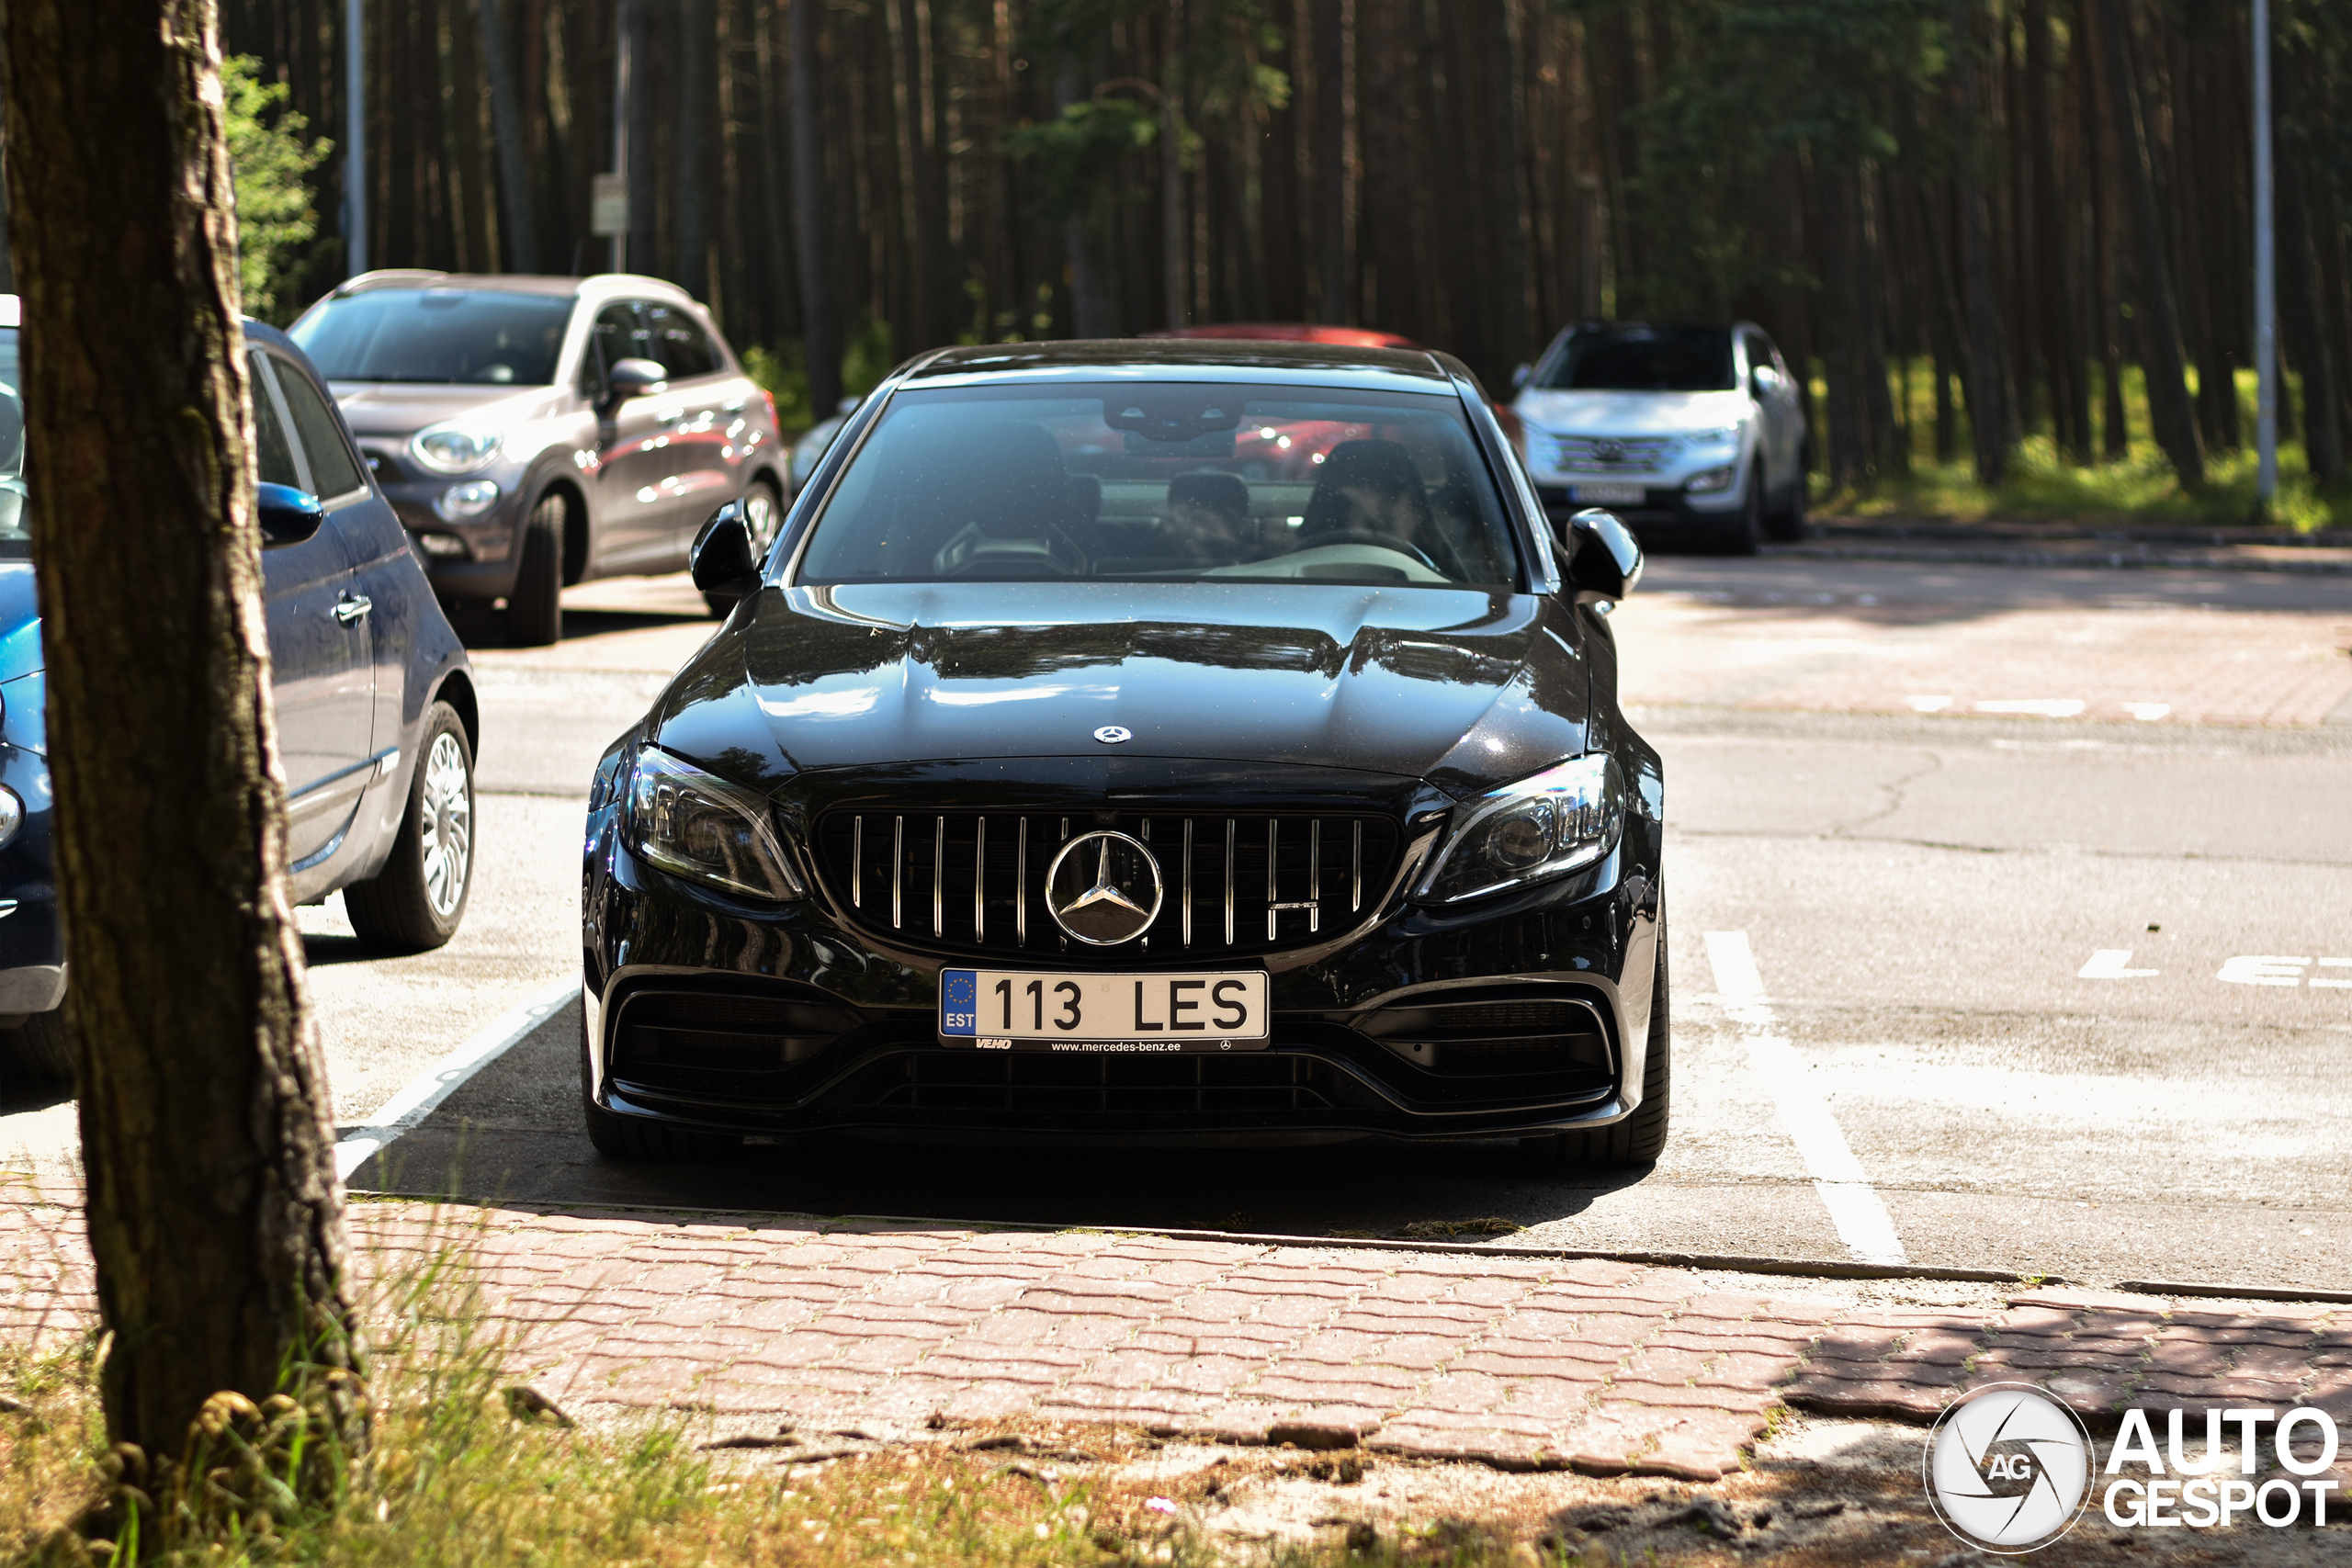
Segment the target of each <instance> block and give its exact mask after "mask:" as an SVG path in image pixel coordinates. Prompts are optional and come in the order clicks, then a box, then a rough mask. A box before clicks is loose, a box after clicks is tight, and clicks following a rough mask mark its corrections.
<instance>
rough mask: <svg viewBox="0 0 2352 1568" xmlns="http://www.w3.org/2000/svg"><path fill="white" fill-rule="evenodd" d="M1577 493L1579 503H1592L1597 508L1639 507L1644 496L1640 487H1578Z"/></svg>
mask: <svg viewBox="0 0 2352 1568" xmlns="http://www.w3.org/2000/svg"><path fill="white" fill-rule="evenodd" d="M1575 491H1576V498H1577V500H1578V501H1584V502H1591V503H1592V504H1593V505H1595V506H1610V505H1616V506H1629V505H1639V504H1640V503H1641V500H1642V495H1643V491H1642V487H1641V486H1639V485H1577V486H1576V487H1575Z"/></svg>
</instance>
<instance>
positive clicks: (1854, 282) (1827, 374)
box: [1813, 151, 1871, 489]
mask: <svg viewBox="0 0 2352 1568" xmlns="http://www.w3.org/2000/svg"><path fill="white" fill-rule="evenodd" d="M1813 174H1814V188H1815V197H1816V199H1815V211H1816V212H1817V213H1818V215H1819V222H1818V228H1817V231H1816V235H1815V238H1816V241H1817V243H1818V245H1819V250H1820V257H1821V295H1822V310H1821V359H1822V369H1823V373H1824V374H1823V379H1824V381H1825V382H1826V385H1827V391H1828V403H1829V438H1828V440H1827V442H1826V443H1825V449H1826V451H1827V453H1828V455H1829V461H1828V474H1829V482H1830V484H1831V485H1832V486H1834V487H1836V488H1838V489H1844V488H1847V487H1849V486H1851V485H1858V484H1860V483H1861V482H1862V481H1863V480H1865V479H1868V478H1869V477H1870V468H1871V430H1870V412H1869V404H1868V401H1867V400H1866V399H1865V397H1864V395H1863V388H1862V380H1863V369H1862V354H1861V349H1860V334H1861V330H1862V312H1861V311H1860V309H1858V307H1857V306H1856V303H1855V301H1856V299H1857V297H1858V295H1859V294H1860V289H1861V268H1862V264H1861V254H1860V253H1861V204H1860V201H1859V200H1858V199H1857V192H1856V188H1855V187H1856V184H1857V182H1858V181H1859V179H1860V174H1859V172H1858V171H1857V170H1856V169H1855V168H1854V166H1853V165H1852V164H1845V163H1840V162H1838V161H1837V160H1836V156H1835V154H1832V153H1828V152H1820V151H1816V152H1815V154H1814V165H1813Z"/></svg>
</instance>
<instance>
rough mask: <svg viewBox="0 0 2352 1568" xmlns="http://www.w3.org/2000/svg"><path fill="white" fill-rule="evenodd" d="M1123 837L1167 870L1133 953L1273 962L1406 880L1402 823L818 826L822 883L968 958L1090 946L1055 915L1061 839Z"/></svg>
mask: <svg viewBox="0 0 2352 1568" xmlns="http://www.w3.org/2000/svg"><path fill="white" fill-rule="evenodd" d="M1098 828H1110V829H1114V830H1115V831H1118V832H1122V833H1125V834H1126V835H1128V836H1129V837H1130V838H1134V839H1138V840H1142V841H1143V842H1144V843H1145V844H1146V845H1148V846H1149V848H1150V850H1151V852H1152V857H1153V858H1154V859H1155V860H1157V861H1158V862H1159V874H1160V878H1161V883H1162V889H1163V891H1162V897H1161V901H1160V908H1159V919H1156V920H1154V921H1153V922H1152V924H1151V927H1150V929H1149V930H1148V931H1145V932H1144V934H1143V935H1142V936H1141V937H1140V938H1138V939H1136V942H1135V943H1134V944H1133V945H1132V947H1131V946H1129V945H1128V944H1124V943H1123V944H1121V946H1120V947H1118V948H1117V949H1115V950H1110V951H1116V952H1120V953H1127V952H1131V951H1146V952H1149V953H1170V954H1176V953H1216V954H1219V955H1225V954H1238V953H1266V952H1273V951H1279V950H1280V949H1283V948H1285V947H1296V946H1299V945H1302V944H1304V943H1306V942H1309V941H1311V940H1313V939H1315V938H1317V937H1318V936H1328V935H1330V934H1333V933H1335V932H1338V931H1345V930H1347V929H1348V928H1349V927H1351V926H1353V925H1354V924H1356V923H1357V922H1358V921H1359V920H1360V919H1363V914H1364V912H1365V911H1367V910H1369V909H1370V908H1373V907H1374V904H1375V903H1377V902H1378V900H1379V899H1380V897H1382V895H1383V894H1385V892H1386V891H1387V889H1388V883H1389V879H1390V878H1391V877H1393V876H1394V875H1395V874H1396V870H1397V851H1398V845H1399V842H1400V839H1399V834H1398V831H1397V823H1396V821H1395V820H1394V819H1393V818H1387V817H1382V816H1376V815H1369V814H1366V815H1360V816H1359V815H1345V816H1342V815H1329V814H1327V815H1320V816H1309V815H1305V814H1300V815H1291V814H1288V813H1281V812H1231V813H1216V814H1208V813H1201V814H1195V815H1184V814H1182V813H1176V812H1159V811H1154V812H1120V813H1117V814H1115V815H1106V814H1102V813H1093V812H1080V813H1070V814H1064V813H1062V812H1059V811H1054V812H1044V811H1036V812H1025V813H1024V812H1016V811H986V812H983V811H918V810H906V811H899V810H878V811H847V810H842V811H833V812H830V813H828V814H827V815H825V816H824V817H822V818H820V819H819V821H818V824H817V845H818V854H819V859H820V863H821V865H822V868H823V871H824V874H825V878H826V880H827V882H828V883H829V884H830V885H831V890H832V892H833V894H834V896H835V897H838V898H839V899H840V900H841V901H842V903H843V904H844V905H846V906H848V907H849V909H850V914H851V918H852V919H854V920H855V921H856V922H857V923H858V924H860V925H863V926H865V928H867V929H868V930H871V931H876V933H878V934H881V935H885V936H894V937H898V938H899V939H902V940H905V941H910V942H922V943H924V944H926V945H933V946H945V947H950V948H956V949H960V950H963V951H966V952H971V953H980V954H987V953H1063V952H1066V951H1070V950H1072V949H1074V948H1075V949H1076V950H1077V951H1080V952H1087V951H1092V950H1091V949H1085V948H1083V947H1080V946H1079V945H1078V944H1074V943H1072V942H1069V940H1068V939H1067V938H1065V937H1064V936H1063V935H1062V931H1061V928H1060V927H1059V926H1057V925H1056V924H1055V923H1054V918H1053V916H1052V915H1051V914H1049V913H1048V912H1047V911H1046V869H1047V868H1048V867H1049V866H1050V865H1051V864H1052V863H1053V859H1054V856H1055V855H1056V854H1057V852H1059V851H1060V849H1061V847H1062V845H1063V844H1065V843H1067V842H1068V841H1069V840H1071V839H1073V838H1075V837H1077V836H1079V835H1080V834H1082V833H1087V832H1091V831H1092V830H1094V829H1098Z"/></svg>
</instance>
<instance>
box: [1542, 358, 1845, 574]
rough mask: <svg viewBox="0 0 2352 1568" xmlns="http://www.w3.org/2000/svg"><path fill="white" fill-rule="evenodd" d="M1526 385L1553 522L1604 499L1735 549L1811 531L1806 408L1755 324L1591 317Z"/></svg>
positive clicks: (1638, 523)
mask: <svg viewBox="0 0 2352 1568" xmlns="http://www.w3.org/2000/svg"><path fill="white" fill-rule="evenodd" d="M1518 381H1519V396H1518V398H1517V399H1516V400H1514V401H1513V402H1512V404H1511V408H1512V411H1513V412H1516V413H1517V414H1518V415H1519V417H1520V421H1521V423H1522V424H1523V425H1524V426H1525V429H1526V434H1525V436H1524V440H1523V450H1524V451H1525V453H1526V457H1527V467H1528V468H1529V470H1530V472H1531V473H1532V476H1533V478H1534V479H1535V487H1536V490H1537V491H1538V493H1540V494H1541V495H1542V496H1543V498H1544V506H1545V508H1546V509H1547V510H1549V511H1551V512H1553V513H1555V515H1556V516H1557V517H1563V518H1564V517H1566V515H1568V514H1569V513H1573V512H1576V511H1577V510H1578V509H1580V508H1582V507H1587V506H1605V507H1607V508H1609V509H1610V510H1611V512H1614V513H1616V514H1617V515H1618V516H1619V517H1621V518H1622V519H1623V520H1624V522H1625V523H1626V524H1627V525H1629V526H1631V527H1632V528H1633V529H1634V530H1635V532H1637V533H1641V534H1647V535H1653V536H1656V535H1660V534H1665V533H1667V532H1668V531H1669V530H1670V531H1672V532H1676V533H1679V532H1682V531H1683V530H1686V529H1687V530H1691V531H1692V532H1696V533H1698V534H1699V535H1700V536H1701V537H1702V539H1703V541H1704V543H1705V546H1706V547H1708V548H1712V549H1715V550H1720V551H1724V552H1725V553H1729V554H1734V555H1752V554H1754V553H1755V551H1756V548H1757V547H1758V545H1759V544H1761V543H1762V542H1763V541H1764V539H1765V538H1766V537H1767V536H1770V537H1772V538H1775V539H1798V538H1803V537H1804V410H1803V408H1802V407H1801V406H1800V404H1799V403H1798V400H1797V386H1796V379H1795V378H1794V377H1792V375H1791V374H1790V373H1789V368H1788V367H1787V365H1785V364H1784V363H1782V361H1781V355H1780V351H1779V350H1777V349H1775V348H1774V347H1773V346H1772V340H1771V339H1770V338H1768V337H1766V336H1765V335H1764V333H1763V330H1762V329H1761V328H1759V327H1757V326H1754V325H1751V324H1750V323H1748V322H1746V321H1742V322H1740V323H1738V324H1737V325H1735V326H1729V327H1682V326H1650V325H1646V324H1645V323H1642V322H1638V321H1606V322H1586V323H1584V324H1583V325H1580V326H1575V327H1570V328H1569V329H1568V330H1567V331H1566V332H1564V333H1561V334H1560V335H1559V336H1558V337H1556V338H1555V339H1553V340H1552V346H1551V347H1550V348H1548V349H1546V350H1544V357H1543V358H1542V359H1541V360H1539V361H1537V362H1536V364H1535V366H1534V367H1533V368H1532V370H1522V372H1521V375H1520V377H1519V378H1518Z"/></svg>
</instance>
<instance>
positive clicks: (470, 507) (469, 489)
mask: <svg viewBox="0 0 2352 1568" xmlns="http://www.w3.org/2000/svg"><path fill="white" fill-rule="evenodd" d="M497 504H498V481H497V480H495V479H469V480H467V481H466V482H465V483H464V484H461V485H451V486H450V487H449V488H448V489H447V490H445V491H442V492H441V493H440V494H439V495H436V496H435V497H434V498H433V515H434V516H435V517H438V518H439V519H441V521H442V522H444V523H462V522H464V521H465V520H466V519H467V518H469V517H479V516H481V514H482V513H485V512H487V511H489V510H490V509H491V508H492V507H493V506H496V505H497Z"/></svg>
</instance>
